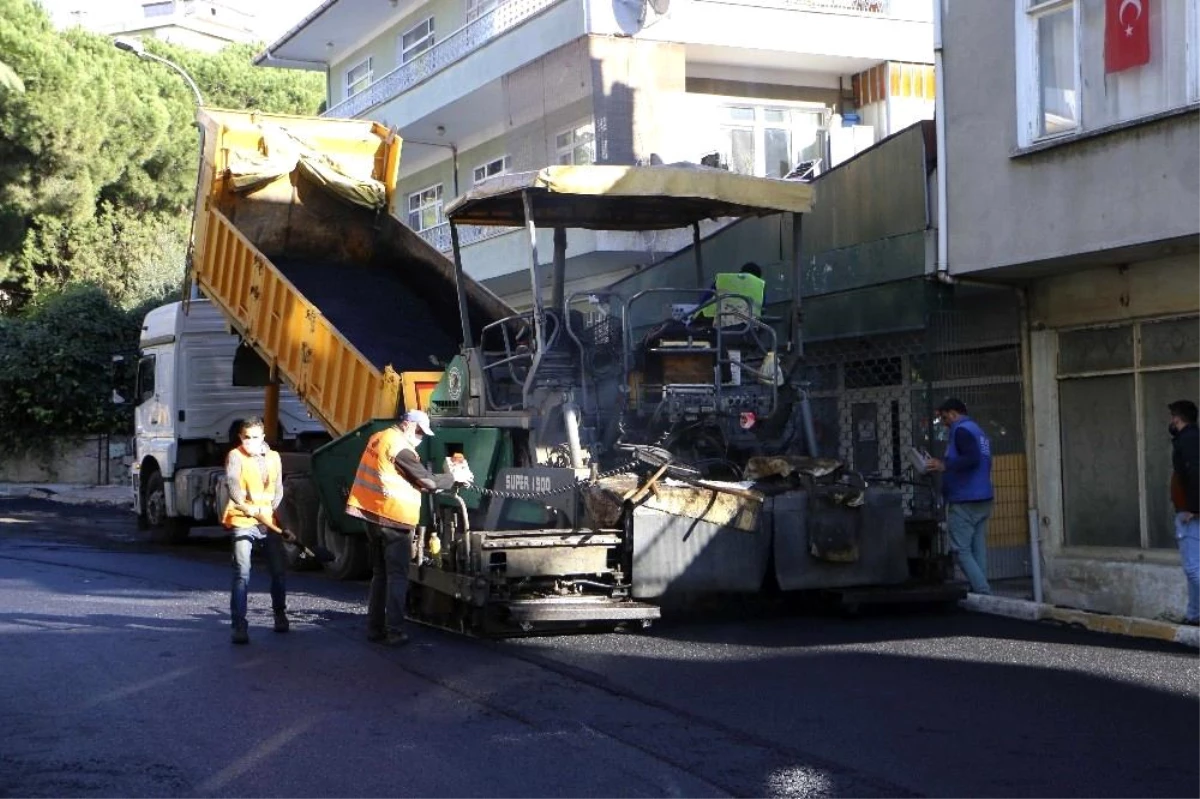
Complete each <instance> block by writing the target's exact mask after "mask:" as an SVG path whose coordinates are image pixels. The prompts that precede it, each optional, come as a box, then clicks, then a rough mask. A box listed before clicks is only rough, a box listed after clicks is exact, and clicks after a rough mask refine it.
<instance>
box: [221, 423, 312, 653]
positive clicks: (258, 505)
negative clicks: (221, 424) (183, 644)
mask: <svg viewBox="0 0 1200 799" xmlns="http://www.w3.org/2000/svg"><path fill="white" fill-rule="evenodd" d="M238 438H239V439H240V443H239V445H238V446H237V447H236V448H235V449H233V450H231V451H230V452H229V455H228V457H227V458H226V459H225V484H226V486H227V487H228V488H229V502H228V503H226V505H225V513H224V515H223V516H222V517H221V524H223V525H225V527H226V529H228V530H232V531H233V590H232V593H231V596H230V600H229V612H230V615H231V616H232V617H233V643H235V644H248V643H250V633H249V630H248V625H247V623H246V594H247V589H248V586H249V584H250V557H251V553H252V552H253V550H254V549H256V548H258V549H265V550H266V554H267V568H268V569H269V570H270V573H271V609H272V610H273V611H274V613H275V632H277V633H286V632H287V631H288V629H289V626H290V625H289V624H288V618H287V586H286V584H285V582H284V575H285V573H286V570H287V553H286V551H285V550H284V547H283V544H284V541H285V540H295V536H293V535H292V534H291V533H288V532H274V531H272V528H274V529H275V530H279V529H280V528H279V527H278V525H277V524H276V523H275V511H276V509H277V508H278V507H279V503H281V502H282V501H283V468H282V466H281V465H280V462H279V453H277V452H275V451H274V450H272V449H271V448H270V447H269V446H268V445H267V442H266V436H265V431H264V429H263V423H262V420H261V419H258V418H257V417H253V416H252V417H250V418H248V419H245V420H244V421H242V423H241V424H240V425H239V426H238Z"/></svg>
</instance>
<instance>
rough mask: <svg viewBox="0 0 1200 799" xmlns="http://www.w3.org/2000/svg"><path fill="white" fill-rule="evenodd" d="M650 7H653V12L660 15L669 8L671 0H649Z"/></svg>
mask: <svg viewBox="0 0 1200 799" xmlns="http://www.w3.org/2000/svg"><path fill="white" fill-rule="evenodd" d="M649 2H650V7H651V8H653V9H654V13H655V14H658V15H659V16H660V17H661V16H662V15H663V14H665V13H667V12H668V11H670V10H671V0H649Z"/></svg>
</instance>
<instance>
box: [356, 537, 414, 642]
mask: <svg viewBox="0 0 1200 799" xmlns="http://www.w3.org/2000/svg"><path fill="white" fill-rule="evenodd" d="M367 546H368V547H370V554H371V587H370V589H369V590H368V593H367V633H368V634H369V635H372V636H375V635H384V634H387V633H391V634H393V635H396V634H399V633H401V632H403V631H404V606H405V604H406V602H407V599H408V564H409V563H411V562H412V533H411V532H410V531H408V530H398V529H395V528H392V527H380V526H379V525H377V524H371V523H370V522H367Z"/></svg>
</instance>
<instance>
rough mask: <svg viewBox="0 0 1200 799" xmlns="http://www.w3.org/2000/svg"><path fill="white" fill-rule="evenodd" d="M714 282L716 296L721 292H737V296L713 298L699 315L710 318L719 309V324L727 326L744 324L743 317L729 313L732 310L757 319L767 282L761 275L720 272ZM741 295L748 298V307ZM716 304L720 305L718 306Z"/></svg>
mask: <svg viewBox="0 0 1200 799" xmlns="http://www.w3.org/2000/svg"><path fill="white" fill-rule="evenodd" d="M714 283H715V288H716V293H717V295H718V296H720V295H723V294H737V295H738V296H736V297H721V299H720V300H719V301H717V300H716V299H715V298H714V301H713V302H710V303H709V304H708V305H706V306H704V307H703V308H701V309H700V315H701V316H706V317H708V318H710V319H711V318H713V317H715V316H716V315H717V312H718V311H719V312H720V313H721V314H722V316H723V318H722V319H721V326H722V327H728V326H729V325H736V324H745V320H744V319H742V318H741V317H740V316H734V315H733V313H731V312H733V311H737V312H740V313H743V314H746V315H747V316H749V317H750V318H751V319H757V318H758V317H759V314H761V313H762V304H763V294H764V293H765V291H766V287H767V284H766V281H764V280H763V279H762V278H761V277H755V276H754V275H752V274H750V273H749V272H720V273H718V274H717V279H716V280H715V281H714ZM742 297H748V298H749V299H750V308H749V309H747V308H746V301H745V300H743V299H742ZM718 305H720V306H721V307H720V308H718V307H717V306H718Z"/></svg>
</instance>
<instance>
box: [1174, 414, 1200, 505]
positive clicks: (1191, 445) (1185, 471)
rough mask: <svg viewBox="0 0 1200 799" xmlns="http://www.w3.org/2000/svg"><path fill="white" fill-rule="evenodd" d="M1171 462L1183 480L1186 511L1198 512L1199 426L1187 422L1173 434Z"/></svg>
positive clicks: (1199, 491)
mask: <svg viewBox="0 0 1200 799" xmlns="http://www.w3.org/2000/svg"><path fill="white" fill-rule="evenodd" d="M1171 463H1172V464H1173V465H1174V467H1175V474H1177V475H1179V478H1180V479H1181V480H1182V481H1183V488H1184V491H1185V492H1186V493H1187V509H1188V511H1190V512H1191V513H1198V514H1200V428H1198V427H1196V425H1194V424H1189V425H1188V426H1187V427H1185V428H1183V429H1182V430H1180V431H1179V432H1178V433H1176V434H1175V439H1174V441H1173V442H1172V444H1171Z"/></svg>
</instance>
